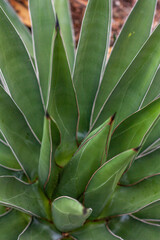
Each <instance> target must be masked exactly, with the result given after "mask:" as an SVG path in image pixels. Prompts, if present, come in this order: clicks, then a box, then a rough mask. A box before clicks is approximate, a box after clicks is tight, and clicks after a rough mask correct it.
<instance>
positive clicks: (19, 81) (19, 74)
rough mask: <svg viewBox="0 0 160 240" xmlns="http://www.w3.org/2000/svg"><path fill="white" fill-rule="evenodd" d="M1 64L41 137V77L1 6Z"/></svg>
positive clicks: (8, 81)
mask: <svg viewBox="0 0 160 240" xmlns="http://www.w3.org/2000/svg"><path fill="white" fill-rule="evenodd" d="M0 36H1V37H0V52H1V54H0V68H1V70H2V73H3V76H4V78H5V81H6V83H7V85H8V88H9V91H10V93H11V96H12V97H13V99H14V101H15V102H16V104H17V105H18V106H19V108H20V109H21V111H22V112H23V113H24V115H25V117H26V119H27V121H28V122H29V124H30V126H31V128H32V129H33V131H34V132H35V134H36V135H37V137H38V138H39V139H40V140H41V138H42V126H43V116H44V113H43V106H42V102H41V97H40V91H39V86H38V82H37V78H36V75H35V72H34V69H33V66H32V64H31V61H30V58H29V55H28V53H27V51H26V49H25V47H24V45H23V42H22V40H21V39H20V37H19V35H18V33H17V32H16V30H15V29H14V27H13V25H12V24H11V22H10V21H9V19H8V17H7V16H6V14H5V13H4V12H3V10H2V9H1V8H0Z"/></svg>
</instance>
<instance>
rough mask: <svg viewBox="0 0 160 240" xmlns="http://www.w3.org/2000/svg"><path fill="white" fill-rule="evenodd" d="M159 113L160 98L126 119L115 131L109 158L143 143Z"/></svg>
mask: <svg viewBox="0 0 160 240" xmlns="http://www.w3.org/2000/svg"><path fill="white" fill-rule="evenodd" d="M159 115H160V98H159V99H157V100H155V101H153V102H152V103H151V104H149V105H148V106H146V107H145V108H143V109H141V110H139V111H138V112H136V113H134V114H133V115H131V116H130V117H128V118H127V119H125V120H124V121H123V122H122V123H121V124H120V125H119V126H118V127H117V128H116V130H115V132H114V133H113V136H112V138H111V143H110V147H109V152H108V159H110V158H112V157H113V156H116V155H117V154H119V153H120V152H123V151H126V150H127V149H131V148H136V147H137V146H140V145H142V144H143V143H144V141H145V139H146V138H147V137H148V135H149V134H148V133H149V132H150V129H151V128H152V127H153V126H154V124H155V122H156V121H157V120H158V119H159Z"/></svg>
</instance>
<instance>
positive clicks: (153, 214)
mask: <svg viewBox="0 0 160 240" xmlns="http://www.w3.org/2000/svg"><path fill="white" fill-rule="evenodd" d="M134 215H135V216H136V217H138V218H141V219H145V220H150V219H153V220H159V221H160V201H157V202H155V203H152V204H150V205H149V206H147V207H145V208H143V209H142V210H140V211H138V212H136V213H135V214H134Z"/></svg>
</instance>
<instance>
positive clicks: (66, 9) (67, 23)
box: [54, 0, 75, 71]
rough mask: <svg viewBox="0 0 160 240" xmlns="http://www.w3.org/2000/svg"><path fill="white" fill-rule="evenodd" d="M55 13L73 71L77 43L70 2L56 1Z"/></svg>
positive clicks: (65, 0)
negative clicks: (75, 41)
mask: <svg viewBox="0 0 160 240" xmlns="http://www.w3.org/2000/svg"><path fill="white" fill-rule="evenodd" d="M54 6H55V11H56V14H57V17H58V23H59V26H60V29H61V34H62V38H63V42H64V46H65V49H66V53H67V56H68V61H69V65H70V69H71V71H72V70H73V66H74V59H75V43H74V36H73V31H74V30H73V26H72V25H73V24H72V18H71V12H70V5H69V1H68V0H54Z"/></svg>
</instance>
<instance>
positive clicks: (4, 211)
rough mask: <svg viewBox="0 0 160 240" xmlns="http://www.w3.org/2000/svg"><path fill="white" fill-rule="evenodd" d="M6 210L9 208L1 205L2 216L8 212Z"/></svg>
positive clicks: (0, 214)
mask: <svg viewBox="0 0 160 240" xmlns="http://www.w3.org/2000/svg"><path fill="white" fill-rule="evenodd" d="M6 212H7V208H6V207H4V206H0V217H1V216H2V215H4V214H6Z"/></svg>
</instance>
